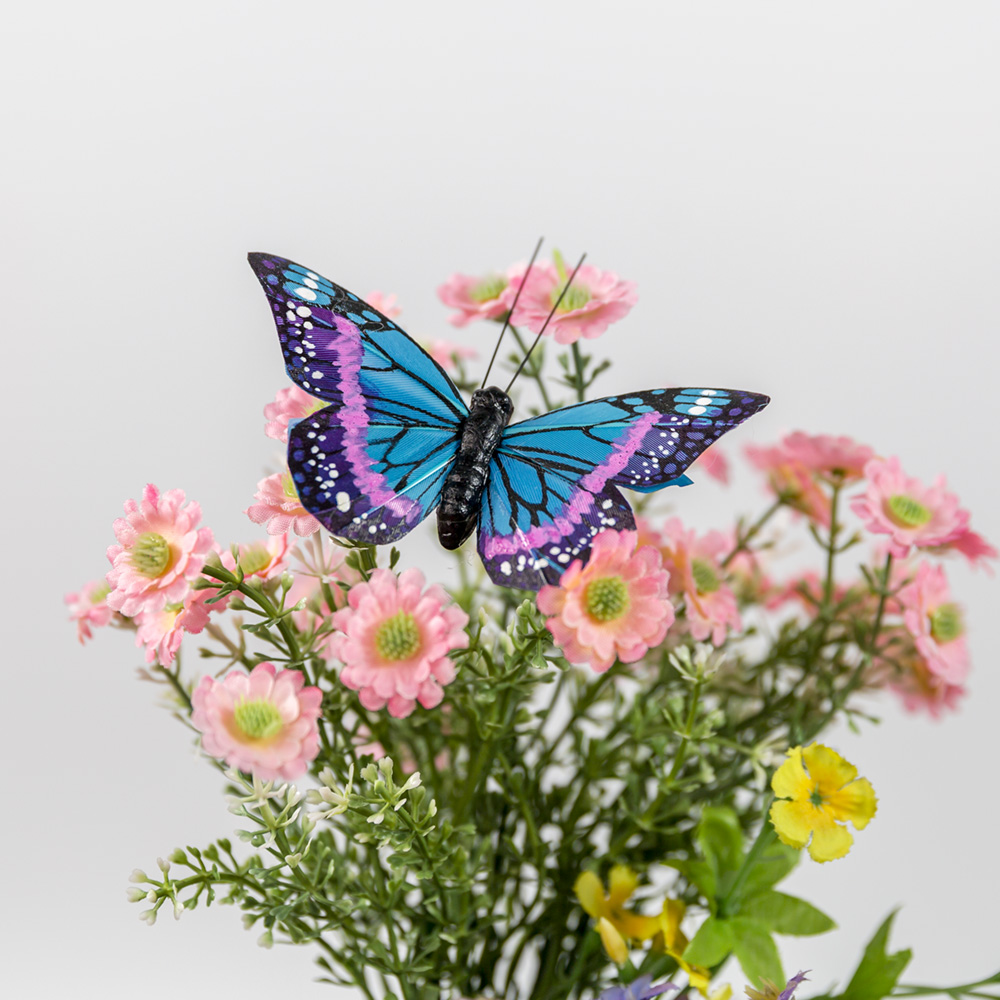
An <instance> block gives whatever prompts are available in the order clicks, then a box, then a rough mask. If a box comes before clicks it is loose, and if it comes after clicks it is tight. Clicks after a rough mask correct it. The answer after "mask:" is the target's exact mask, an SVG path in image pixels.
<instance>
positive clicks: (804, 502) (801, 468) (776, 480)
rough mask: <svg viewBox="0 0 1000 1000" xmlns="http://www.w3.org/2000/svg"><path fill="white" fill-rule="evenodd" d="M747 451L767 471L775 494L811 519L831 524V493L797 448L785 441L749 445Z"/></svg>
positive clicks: (755, 462)
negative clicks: (828, 493)
mask: <svg viewBox="0 0 1000 1000" xmlns="http://www.w3.org/2000/svg"><path fill="white" fill-rule="evenodd" d="M746 455H747V458H749V459H750V461H751V462H752V463H753V464H754V465H755V466H756V467H757V468H758V469H760V470H761V471H762V472H766V473H767V482H768V486H769V487H770V488H771V491H772V492H773V493H774V495H775V496H777V497H781V498H782V500H783V501H784V502H785V503H786V504H787V505H788V506H789V507H791V508H792V509H793V510H796V511H798V512H799V513H800V514H805V516H806V517H808V518H809V519H810V520H811V521H815V522H816V523H817V524H821V525H823V527H825V528H829V527H830V516H831V515H830V509H831V508H830V497H829V496H828V495H827V493H826V491H825V490H824V489H823V488H822V487H821V486H820V484H819V482H817V480H816V477H815V476H814V475H813V470H812V469H810V468H809V466H807V465H805V464H804V463H803V462H802V460H801V459H800V457H799V455H798V454H797V453H796V452H794V451H792V450H791V449H790V448H787V447H786V446H785V444H784V442H782V443H781V444H777V445H772V446H771V447H769V448H761V447H758V446H757V445H747V447H746Z"/></svg>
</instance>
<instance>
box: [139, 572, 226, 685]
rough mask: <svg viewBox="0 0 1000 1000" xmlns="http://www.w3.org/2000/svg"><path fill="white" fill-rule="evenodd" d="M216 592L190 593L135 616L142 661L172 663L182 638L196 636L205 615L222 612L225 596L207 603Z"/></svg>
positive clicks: (197, 591)
mask: <svg viewBox="0 0 1000 1000" xmlns="http://www.w3.org/2000/svg"><path fill="white" fill-rule="evenodd" d="M217 593H218V590H217V589H216V588H214V587H207V588H205V589H204V590H190V591H188V594H187V596H186V597H185V599H184V601H183V602H182V603H179V604H168V605H167V606H166V607H164V608H160V610H159V611H141V612H139V614H137V615H136V616H135V619H134V620H135V624H136V625H137V626H138V630H137V631H136V636H135V644H136V645H137V646H145V648H146V662H147V663H159V664H160V665H161V666H164V667H168V666H170V664H171V663H173V662H174V657H175V656H176V655H177V650H178V649H180V646H181V640H182V639H183V638H184V635H185V634H186V633H187V634H191V635H197V634H198V633H199V632H201V630H202V629H203V628H204V627H205V626H206V625H207V624H208V619H209V615H210V614H212V612H218V611H222V610H224V609H225V607H226V605H227V604H228V603H229V597H228V596H227V597H224V598H222V600H220V601H216V602H214V603H213V604H209V603H208V601H209V600H211V599H212V598H214V597H215V595H216V594H217Z"/></svg>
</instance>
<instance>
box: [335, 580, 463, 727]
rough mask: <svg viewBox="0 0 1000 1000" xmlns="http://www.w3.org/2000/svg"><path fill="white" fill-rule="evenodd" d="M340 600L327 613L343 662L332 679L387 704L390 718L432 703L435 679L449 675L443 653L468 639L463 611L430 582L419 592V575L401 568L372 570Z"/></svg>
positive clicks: (372, 705) (365, 701)
mask: <svg viewBox="0 0 1000 1000" xmlns="http://www.w3.org/2000/svg"><path fill="white" fill-rule="evenodd" d="M347 603H348V606H347V607H346V608H342V609H341V610H340V611H338V612H337V613H336V614H335V615H334V616H333V623H334V625H335V626H336V628H337V629H338V631H337V632H336V633H334V636H333V639H332V640H331V642H330V651H331V654H332V655H333V656H334V657H335V658H336V659H338V660H340V661H341V662H342V663H343V664H344V667H343V669H342V670H341V671H340V679H341V681H343V683H344V684H346V685H347V687H349V688H351V690H353V691H359V692H360V695H359V697H360V700H361V704H362V705H364V707H365V708H368V709H372V710H378V709H380V708H383V707H384V706H385V705H388V706H389V714H390V715H391V716H393V717H394V718H397V719H403V718H406V716H408V715H409V714H410V713H411V712H412V711H413V709H414V708H415V707H416V703H417V702H418V701H419V702H420V704H421V705H423V707H424V708H433V707H434V706H435V705H437V704H439V703H440V701H441V699H442V698H443V697H444V692H443V691H442V685H444V684H448V683H450V682H451V681H452V680H453V679H454V677H455V665H454V664H453V663H452V662H451V660H450V659H449V658H448V656H447V654H448V652H449V651H450V650H452V649H462V648H464V647H466V646H468V644H469V637H468V635H467V634H466V633H465V631H464V630H465V626H466V625H467V624H468V623H469V616H468V615H467V614H466V613H465V612H464V611H462V609H461V608H459V607H457V606H456V605H454V604H449V602H448V595H447V594H446V593H445V592H444V590H443V589H442V588H441V587H439V586H438V585H436V584H435V585H434V586H431V587H428V588H427V589H426V591H425V590H424V574H423V573H421V572H420V570H418V569H408V570H406V571H405V572H404V573H401V574H400V575H399V577H397V576H396V575H395V574H394V573H392V572H391V571H390V570H387V569H376V570H375V571H374V572H373V573H372V575H371V578H370V579H369V581H368V582H367V583H359V584H357V585H355V586H354V587H352V588H351V590H350V592H349V593H348V595H347Z"/></svg>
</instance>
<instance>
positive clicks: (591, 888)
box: [573, 872, 607, 919]
mask: <svg viewBox="0 0 1000 1000" xmlns="http://www.w3.org/2000/svg"><path fill="white" fill-rule="evenodd" d="M573 892H575V893H576V898H577V899H578V900H580V905H581V906H582V907H583V908H584V910H585V911H586V912H587V913H588V914H589V915H590V916H592V917H594V918H595V919H596V918H597V917H600V916H601V915H602V914H603V913H604V912H606V911H607V906H606V904H605V902H604V886H603V885H601V880H600V879H599V878H598V877H597V876H596V875H595V874H594V873H593V872H583V874H582V875H580V876H579V878H577V880H576V882H575V883H574V884H573Z"/></svg>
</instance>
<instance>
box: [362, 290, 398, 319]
mask: <svg viewBox="0 0 1000 1000" xmlns="http://www.w3.org/2000/svg"><path fill="white" fill-rule="evenodd" d="M365 302H367V303H368V305H370V306H371V307H372V309H375V310H376V311H378V312H380V313H381V314H382V315H383V316H385V317H386V319H395V318H396V317H397V316H398V315H399V314H400V313H401V312H402V311H403V310H402V309H400V308H399V306H397V305H396V296H395V295H392V294H389V295H386V294H384V293H383V292H369V293H368V294H367V295H366V296H365Z"/></svg>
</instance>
